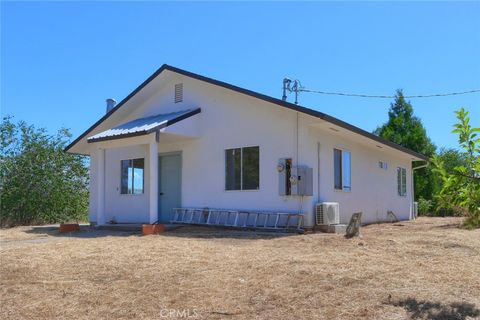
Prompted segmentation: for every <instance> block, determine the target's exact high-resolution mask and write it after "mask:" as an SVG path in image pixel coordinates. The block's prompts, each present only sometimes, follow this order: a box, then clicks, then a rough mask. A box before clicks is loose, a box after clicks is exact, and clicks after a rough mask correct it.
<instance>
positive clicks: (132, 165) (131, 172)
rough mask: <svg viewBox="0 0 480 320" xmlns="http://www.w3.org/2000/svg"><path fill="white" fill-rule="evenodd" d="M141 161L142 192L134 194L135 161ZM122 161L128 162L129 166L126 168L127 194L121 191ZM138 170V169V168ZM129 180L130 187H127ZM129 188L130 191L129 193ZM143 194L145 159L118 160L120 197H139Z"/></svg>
mask: <svg viewBox="0 0 480 320" xmlns="http://www.w3.org/2000/svg"><path fill="white" fill-rule="evenodd" d="M139 160H142V161H143V167H142V192H139V193H136V192H135V169H136V168H137V167H135V161H139ZM124 161H129V165H128V167H127V185H126V190H127V192H126V193H124V192H123V190H124V188H123V185H122V183H123V162H124ZM138 168H140V167H138ZM130 175H131V177H130ZM130 178H131V182H132V185H131V186H130V185H129V179H130ZM130 187H131V191H132V192H129V191H130ZM143 194H145V158H131V159H122V160H120V195H125V196H139V195H143Z"/></svg>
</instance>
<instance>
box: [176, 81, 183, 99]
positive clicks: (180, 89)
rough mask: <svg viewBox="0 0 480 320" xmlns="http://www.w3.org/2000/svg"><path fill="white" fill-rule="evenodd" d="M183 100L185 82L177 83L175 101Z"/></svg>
mask: <svg viewBox="0 0 480 320" xmlns="http://www.w3.org/2000/svg"><path fill="white" fill-rule="evenodd" d="M182 101H183V83H178V84H176V85H175V103H179V102H182Z"/></svg>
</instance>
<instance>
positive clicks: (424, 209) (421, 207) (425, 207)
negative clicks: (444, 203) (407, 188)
mask: <svg viewBox="0 0 480 320" xmlns="http://www.w3.org/2000/svg"><path fill="white" fill-rule="evenodd" d="M432 207H433V204H432V200H426V199H424V198H422V197H420V199H418V213H419V214H420V215H431V214H432V211H431V210H432Z"/></svg>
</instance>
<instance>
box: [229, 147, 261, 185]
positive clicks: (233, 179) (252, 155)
mask: <svg viewBox="0 0 480 320" xmlns="http://www.w3.org/2000/svg"><path fill="white" fill-rule="evenodd" d="M259 149H260V148H259V147H246V148H235V149H227V150H225V190H258V189H259V186H260V170H259V155H260V150H259Z"/></svg>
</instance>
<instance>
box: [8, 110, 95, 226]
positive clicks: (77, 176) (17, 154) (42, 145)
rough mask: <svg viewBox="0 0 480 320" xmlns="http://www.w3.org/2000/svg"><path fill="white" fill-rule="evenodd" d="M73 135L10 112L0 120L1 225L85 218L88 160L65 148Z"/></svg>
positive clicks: (64, 130)
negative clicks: (30, 122)
mask: <svg viewBox="0 0 480 320" xmlns="http://www.w3.org/2000/svg"><path fill="white" fill-rule="evenodd" d="M70 137H71V135H70V133H69V132H68V130H66V129H61V130H59V131H58V132H57V134H55V135H49V134H47V132H46V130H45V129H36V128H35V127H34V126H32V125H27V124H26V123H25V122H18V123H14V122H12V118H11V117H4V118H3V119H2V122H1V124H0V147H1V150H0V224H1V225H2V226H13V225H26V224H40V223H55V222H65V221H68V220H84V219H85V218H86V213H87V208H88V188H87V187H88V169H87V167H86V166H85V159H84V157H82V156H79V155H72V154H67V153H65V152H63V148H64V147H65V146H66V144H67V141H68V139H69V138H70Z"/></svg>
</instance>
